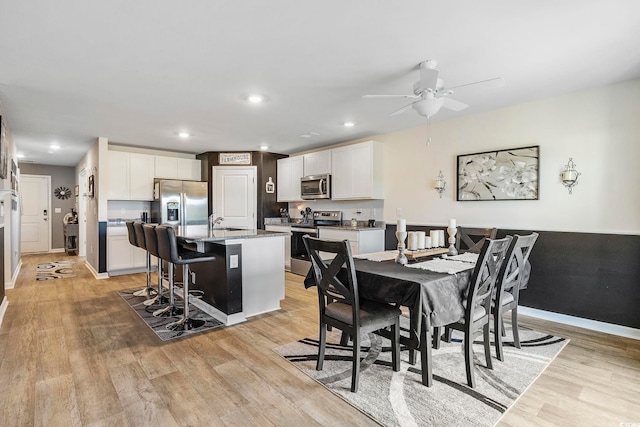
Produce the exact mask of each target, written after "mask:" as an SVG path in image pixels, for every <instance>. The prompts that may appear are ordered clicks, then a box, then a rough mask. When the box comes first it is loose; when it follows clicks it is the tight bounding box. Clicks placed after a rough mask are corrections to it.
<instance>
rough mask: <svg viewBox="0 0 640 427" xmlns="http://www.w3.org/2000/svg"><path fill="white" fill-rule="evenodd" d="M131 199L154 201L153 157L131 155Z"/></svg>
mask: <svg viewBox="0 0 640 427" xmlns="http://www.w3.org/2000/svg"><path fill="white" fill-rule="evenodd" d="M129 166H130V168H129V199H130V200H153V169H154V162H153V156H150V155H148V154H137V153H130V154H129Z"/></svg>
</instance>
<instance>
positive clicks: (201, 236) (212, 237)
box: [178, 227, 290, 242]
mask: <svg viewBox="0 0 640 427" xmlns="http://www.w3.org/2000/svg"><path fill="white" fill-rule="evenodd" d="M289 234H290V233H282V232H278V231H266V230H241V229H237V228H218V229H215V228H214V229H213V230H210V231H209V230H206V229H204V230H202V229H196V230H192V231H189V232H188V233H187V232H186V231H183V230H182V227H180V230H178V238H179V239H182V240H186V241H193V242H219V241H224V240H232V239H254V238H260V237H278V236H288V235H289Z"/></svg>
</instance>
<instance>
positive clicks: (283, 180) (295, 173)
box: [277, 156, 304, 202]
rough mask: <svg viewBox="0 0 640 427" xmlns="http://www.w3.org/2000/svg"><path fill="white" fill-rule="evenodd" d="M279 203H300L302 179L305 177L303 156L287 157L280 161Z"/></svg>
mask: <svg viewBox="0 0 640 427" xmlns="http://www.w3.org/2000/svg"><path fill="white" fill-rule="evenodd" d="M277 176H278V183H277V185H278V201H279V202H299V201H301V200H302V198H301V197H300V178H302V177H303V176H304V159H303V156H293V157H287V158H286V159H279V160H278V175H277Z"/></svg>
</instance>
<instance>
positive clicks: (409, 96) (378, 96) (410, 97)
mask: <svg viewBox="0 0 640 427" xmlns="http://www.w3.org/2000/svg"><path fill="white" fill-rule="evenodd" d="M362 97H363V98H369V99H372V98H407V99H415V98H420V96H418V95H363V96H362Z"/></svg>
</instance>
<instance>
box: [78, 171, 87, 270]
mask: <svg viewBox="0 0 640 427" xmlns="http://www.w3.org/2000/svg"><path fill="white" fill-rule="evenodd" d="M78 188H79V191H78V193H79V194H78V256H85V257H86V256H87V170H86V169H82V170H81V171H80V175H79V176H78Z"/></svg>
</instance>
